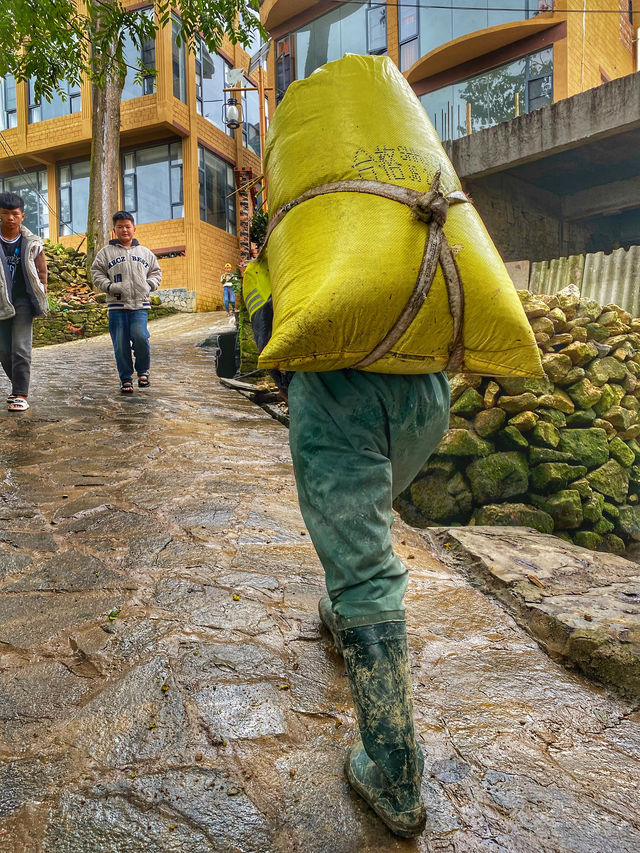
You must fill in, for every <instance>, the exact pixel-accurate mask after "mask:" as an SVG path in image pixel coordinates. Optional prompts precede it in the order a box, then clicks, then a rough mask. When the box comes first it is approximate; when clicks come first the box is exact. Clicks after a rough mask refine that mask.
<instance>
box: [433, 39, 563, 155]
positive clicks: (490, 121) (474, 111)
mask: <svg viewBox="0 0 640 853" xmlns="http://www.w3.org/2000/svg"><path fill="white" fill-rule="evenodd" d="M420 100H421V102H422V105H423V106H424V108H425V109H426V111H427V113H428V115H429V118H430V119H431V121H432V122H433V124H434V126H435V128H436V130H437V131H438V133H439V134H440V136H441V138H442V139H457V138H458V137H460V136H464V135H465V134H466V133H467V117H468V119H469V122H470V129H471V131H472V132H473V131H475V130H482V129H483V128H485V127H493V125H496V124H499V123H500V122H502V121H508V120H509V119H511V118H514V117H515V116H516V115H518V114H520V115H521V114H523V113H529V112H532V111H533V110H537V109H539V108H540V107H543V106H545V105H546V104H550V103H552V102H553V48H552V47H548V48H545V49H544V50H540V51H537V52H536V53H531V54H529V55H528V56H523V57H520V58H519V59H516V60H514V61H513V62H509V63H507V64H505V65H501V66H499V67H498V68H492V69H491V70H490V71H485V72H484V73H482V74H478V75H476V76H475V77H470V78H469V79H468V80H463V81H461V82H460V83H455V84H454V85H452V86H445V87H444V88H442V89H438V90H436V91H435V92H429V94H427V95H423V96H422V97H421V98H420Z"/></svg>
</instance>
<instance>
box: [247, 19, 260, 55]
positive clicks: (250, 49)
mask: <svg viewBox="0 0 640 853" xmlns="http://www.w3.org/2000/svg"><path fill="white" fill-rule="evenodd" d="M249 12H251V14H252V15H253V17H254V18H255V19H256V24H257V23H258V22H259V21H260V16H259V14H258V12H257V11H256V10H255V9H249ZM250 39H251V40H250V42H249V44H248V45H247V46H246V47H245V48H244V50H246V51H247V53H248V54H249V56H253V55H254V53H257V52H258V51H259V50H260V48H261V47H262V44H263V38H262V36H261V35H260V31H259V30H258V29H255V30H252V32H251V36H250Z"/></svg>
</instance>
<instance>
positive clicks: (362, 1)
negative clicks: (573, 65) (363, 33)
mask: <svg viewBox="0 0 640 853" xmlns="http://www.w3.org/2000/svg"><path fill="white" fill-rule="evenodd" d="M341 5H342V6H369V7H370V8H371V9H385V8H394V9H445V10H448V11H449V12H476V13H477V12H518V11H520V8H522V9H523V10H524V6H525V4H524V1H523V2H522V3H521V4H520V6H519V7H516V6H482V7H478V6H458V5H456V2H455V0H452V3H449V4H448V5H445V4H443V3H441V4H438V3H421V2H414V3H412V2H406V0H404V2H403V0H389V2H387V3H384V2H379V3H375V2H370V0H344V2H343V3H342V4H341ZM336 8H337V7H336ZM334 11H335V10H334ZM532 11H534V12H539V13H541V14H542V13H544V12H561V13H563V14H565V13H567V14H569V13H571V12H575V13H576V14H579V15H582V14H583V12H584V10H583V9H558V8H549V9H539V10H538V9H533V10H532ZM586 12H587V14H589V13H594V14H604V15H624V16H626V15H627V14H628V12H627V10H626V9H620V8H617V9H587V10H586ZM639 14H640V13H639ZM531 17H533V18H535V17H537V15H531ZM523 20H526V19H524V18H523Z"/></svg>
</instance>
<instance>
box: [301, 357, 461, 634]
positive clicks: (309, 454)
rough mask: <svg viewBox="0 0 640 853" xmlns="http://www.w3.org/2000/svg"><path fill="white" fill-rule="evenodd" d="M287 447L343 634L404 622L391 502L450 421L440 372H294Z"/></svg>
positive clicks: (402, 572)
mask: <svg viewBox="0 0 640 853" xmlns="http://www.w3.org/2000/svg"><path fill="white" fill-rule="evenodd" d="M289 412H290V418H291V424H290V434H289V441H290V445H291V455H292V457H293V466H294V470H295V475H296V483H297V486H298V500H299V502H300V509H301V511H302V516H303V518H304V520H305V523H306V525H307V529H308V530H309V535H310V536H311V540H312V542H313V544H314V547H315V549H316V551H317V553H318V556H319V557H320V560H321V562H322V565H323V567H324V570H325V578H326V584H327V591H328V593H329V596H330V598H331V601H332V605H333V610H334V612H335V613H336V614H337V615H338V616H339V617H340V622H341V625H342V627H353V626H358V625H373V624H377V623H379V622H386V621H390V620H394V619H401V618H404V605H403V603H402V599H403V597H404V593H405V590H406V587H407V580H408V577H407V570H406V568H405V567H404V565H403V564H402V563H401V561H400V560H399V559H398V557H397V556H396V555H395V553H394V551H393V545H392V541H391V525H392V523H393V510H392V502H393V499H394V498H395V497H396V496H397V495H399V494H400V492H402V491H403V490H404V489H405V488H406V487H407V486H408V485H409V484H410V483H411V481H412V480H413V479H414V477H415V476H416V474H417V473H418V472H419V471H420V469H421V468H422V467H423V465H424V464H425V462H426V461H427V459H428V458H429V456H430V455H431V454H432V453H433V451H434V450H435V448H436V446H437V444H438V442H439V441H440V439H441V438H442V436H443V434H444V432H445V430H446V429H447V427H448V423H449V383H448V381H447V378H446V376H445V374H444V373H431V374H424V375H419V376H408V375H392V374H383V373H367V372H364V371H359V370H335V371H330V372H327V373H296V375H295V376H294V377H293V380H292V382H291V385H290V387H289Z"/></svg>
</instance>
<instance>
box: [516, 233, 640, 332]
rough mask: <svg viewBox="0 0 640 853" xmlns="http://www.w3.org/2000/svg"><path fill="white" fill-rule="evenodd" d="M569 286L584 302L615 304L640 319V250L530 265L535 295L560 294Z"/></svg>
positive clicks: (624, 250)
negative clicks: (579, 294)
mask: <svg viewBox="0 0 640 853" xmlns="http://www.w3.org/2000/svg"><path fill="white" fill-rule="evenodd" d="M569 284H575V285H576V287H578V288H579V289H580V293H581V294H582V295H583V296H584V297H585V298H588V299H595V300H596V301H597V302H599V303H600V304H601V305H608V304H610V303H614V304H615V305H619V306H620V307H621V308H624V309H625V311H628V312H629V313H630V314H632V315H633V316H634V317H638V316H640V246H631V248H630V249H615V250H614V251H613V252H611V254H610V255H605V253H604V252H595V253H594V254H591V255H570V256H569V257H567V258H555V259H554V260H552V261H539V262H537V263H534V264H531V274H530V277H529V290H530V291H531V292H532V293H546V294H552V293H557V292H558V290H562V288H563V287H566V286H567V285H569Z"/></svg>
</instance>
